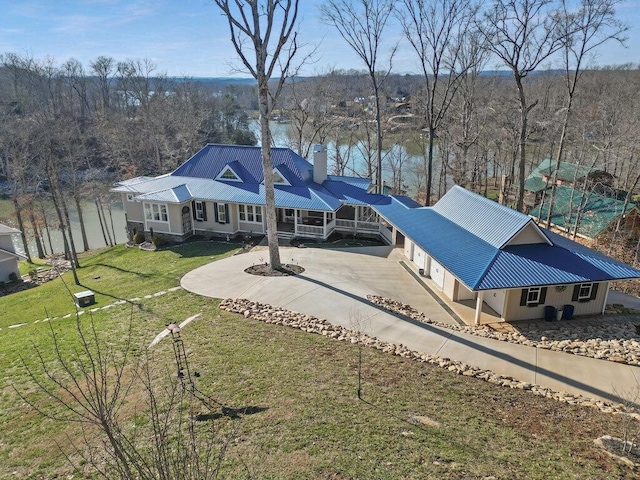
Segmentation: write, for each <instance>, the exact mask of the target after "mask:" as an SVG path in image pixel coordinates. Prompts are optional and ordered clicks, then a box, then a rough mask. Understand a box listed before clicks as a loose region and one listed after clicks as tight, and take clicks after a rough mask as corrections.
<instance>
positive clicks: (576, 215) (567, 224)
mask: <svg viewBox="0 0 640 480" xmlns="http://www.w3.org/2000/svg"><path fill="white" fill-rule="evenodd" d="M639 213H640V211H639V210H638V207H637V206H636V205H635V204H633V203H627V204H626V205H625V202H624V201H623V200H618V199H617V198H613V197H608V196H606V195H602V194H600V193H597V192H594V191H586V192H585V191H581V190H577V189H575V188H571V187H565V186H564V185H563V186H560V187H557V188H556V196H555V199H554V202H553V214H552V216H551V224H552V225H553V226H555V227H556V228H558V229H560V230H563V231H565V232H572V231H573V230H576V234H577V235H579V236H581V237H586V238H595V237H597V236H598V235H600V234H601V233H603V232H604V231H606V230H607V229H609V228H610V227H611V226H612V225H615V223H616V222H617V221H618V218H620V217H621V216H622V217H623V218H625V219H628V218H632V217H636V218H637V217H638V214H639ZM529 215H531V216H532V217H534V218H540V219H542V221H546V219H547V216H548V215H549V204H548V202H547V203H541V204H539V205H537V206H536V207H534V208H533V209H532V210H531V211H530V212H529Z"/></svg>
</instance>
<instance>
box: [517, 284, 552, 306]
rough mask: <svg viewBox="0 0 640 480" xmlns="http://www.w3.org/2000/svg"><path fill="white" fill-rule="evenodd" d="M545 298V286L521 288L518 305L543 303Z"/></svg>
mask: <svg viewBox="0 0 640 480" xmlns="http://www.w3.org/2000/svg"><path fill="white" fill-rule="evenodd" d="M546 298H547V287H529V288H523V289H522V294H521V295H520V306H521V307H524V306H527V307H535V306H537V305H542V304H544V302H545V300H546Z"/></svg>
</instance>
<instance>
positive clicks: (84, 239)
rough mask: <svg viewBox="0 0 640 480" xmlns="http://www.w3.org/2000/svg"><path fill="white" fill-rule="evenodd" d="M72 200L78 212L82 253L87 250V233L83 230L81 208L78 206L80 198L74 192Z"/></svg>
mask: <svg viewBox="0 0 640 480" xmlns="http://www.w3.org/2000/svg"><path fill="white" fill-rule="evenodd" d="M73 200H74V201H75V204H76V209H77V210H78V221H79V222H80V234H81V235H82V246H83V248H84V251H85V252H86V251H88V250H89V240H88V239H87V231H86V230H85V228H84V218H83V216H82V206H81V204H80V196H79V195H77V194H76V193H75V192H74V195H73Z"/></svg>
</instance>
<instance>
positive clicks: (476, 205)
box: [373, 192, 640, 290]
mask: <svg viewBox="0 0 640 480" xmlns="http://www.w3.org/2000/svg"><path fill="white" fill-rule="evenodd" d="M469 194H470V195H466V194H465V195H464V196H462V198H463V199H464V208H468V209H469V211H470V212H479V214H480V215H482V217H481V218H482V221H483V222H484V223H486V224H487V225H488V227H487V228H479V226H478V225H477V223H478V222H473V221H468V217H469V215H455V214H454V217H455V219H456V220H457V222H455V221H452V220H450V219H449V218H446V217H445V216H444V215H442V214H441V213H440V212H438V210H440V211H447V209H448V208H449V207H450V205H447V206H446V207H447V208H440V209H438V208H436V206H437V205H438V204H436V206H434V207H432V208H429V207H422V208H407V207H405V206H404V205H401V204H400V203H399V202H398V201H393V200H391V201H386V202H380V203H379V204H376V205H373V208H374V209H375V210H376V211H378V213H380V215H382V216H383V217H384V218H386V219H387V220H388V221H390V222H391V223H392V224H394V225H395V226H396V227H397V228H398V229H399V230H400V231H401V232H402V233H403V234H404V235H405V236H406V237H408V238H410V239H411V240H412V241H413V242H414V243H416V244H417V245H418V246H419V247H420V248H422V249H423V250H425V251H426V252H427V253H428V254H429V255H430V256H431V257H432V258H434V259H435V260H436V261H437V262H438V263H441V264H442V265H443V266H444V267H445V268H446V269H447V270H449V271H450V272H451V273H452V274H453V275H455V276H456V277H457V278H458V279H459V280H460V281H461V282H463V283H464V284H465V285H467V287H469V288H470V289H472V290H493V289H502V288H520V287H528V286H537V285H558V284H570V283H579V282H585V281H610V280H622V279H629V278H639V277H640V270H638V269H635V268H632V267H630V266H628V265H625V264H623V263H620V262H617V261H616V260H613V259H611V258H609V257H607V256H605V255H603V254H600V253H598V252H595V251H593V250H591V249H589V248H587V247H584V246H582V245H580V244H578V243H576V242H573V241H571V240H569V239H567V238H564V237H561V236H560V235H556V234H553V233H551V232H549V231H547V230H544V229H540V230H541V233H542V234H543V235H544V236H546V237H547V238H548V239H549V240H550V241H551V243H533V244H524V245H506V246H503V247H502V248H499V247H497V246H496V245H495V244H492V243H490V241H493V242H495V243H500V242H501V241H502V240H501V238H504V239H506V240H505V241H508V239H509V238H511V236H512V235H509V236H507V235H503V236H501V235H499V234H495V235H494V234H490V233H491V229H490V228H489V227H490V226H492V225H493V228H501V227H503V226H507V227H510V228H512V229H513V231H516V229H517V231H520V229H521V228H523V224H522V223H520V222H519V220H520V219H513V218H512V216H511V214H507V215H504V212H502V211H501V210H502V209H494V210H493V212H492V211H491V209H489V208H487V205H485V201H487V200H486V199H485V198H484V197H481V196H479V195H476V194H473V193H471V192H469ZM447 195H448V194H447ZM445 197H446V195H445ZM458 197H460V196H458ZM473 197H476V201H475V202H474V201H473V200H474V198H473ZM443 198H444V197H443ZM451 198H452V197H449V200H451ZM489 201H490V200H489ZM438 203H440V202H438ZM496 205H497V204H496ZM507 210H509V209H507ZM496 212H497V214H496ZM516 213H517V212H516ZM505 217H507V220H506V221H505ZM494 218H495V219H496V223H494ZM527 218H528V217H527ZM458 222H459V223H458ZM461 224H462V225H461ZM519 225H522V226H520V228H518V226H519ZM524 225H526V223H524ZM467 226H468V227H469V228H470V229H469V230H468V229H467V228H465V227H467ZM517 231H516V233H517ZM479 235H483V236H484V237H485V238H486V239H487V240H485V239H483V238H481V237H480V236H479ZM488 240H489V241H488Z"/></svg>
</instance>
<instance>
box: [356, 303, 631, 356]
mask: <svg viewBox="0 0 640 480" xmlns="http://www.w3.org/2000/svg"><path fill="white" fill-rule="evenodd" d="M367 299H368V300H369V301H370V302H371V303H373V304H375V305H378V306H379V307H382V308H384V309H385V310H388V311H390V312H393V313H398V314H400V315H404V316H406V317H409V318H411V319H413V320H417V321H419V322H424V323H429V324H432V325H437V326H439V327H442V328H447V329H449V330H456V331H459V332H464V333H469V334H471V335H478V336H480V337H485V338H492V339H495V340H501V341H504V342H511V343H518V344H521V345H528V346H531V347H536V348H545V349H548V350H555V351H559V352H565V353H572V354H574V355H582V356H585V357H592V358H598V359H602V360H609V361H612V362H619V363H626V364H629V365H640V334H639V333H638V328H640V311H637V310H633V309H628V308H624V307H623V306H622V305H609V306H607V311H606V312H605V315H598V316H589V317H580V318H577V319H574V320H568V321H567V320H563V321H559V322H544V321H540V322H515V323H511V324H509V325H510V326H511V327H512V329H513V331H509V332H501V331H496V330H494V329H493V328H491V327H489V326H487V325H477V326H475V325H474V326H467V325H462V326H460V325H450V324H447V323H440V322H434V321H432V320H430V319H429V318H428V317H427V316H426V315H425V314H424V313H422V312H419V311H417V310H416V309H415V308H413V307H411V306H410V305H406V304H403V303H401V302H398V301H396V300H392V299H389V298H384V297H380V296H377V295H367Z"/></svg>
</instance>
